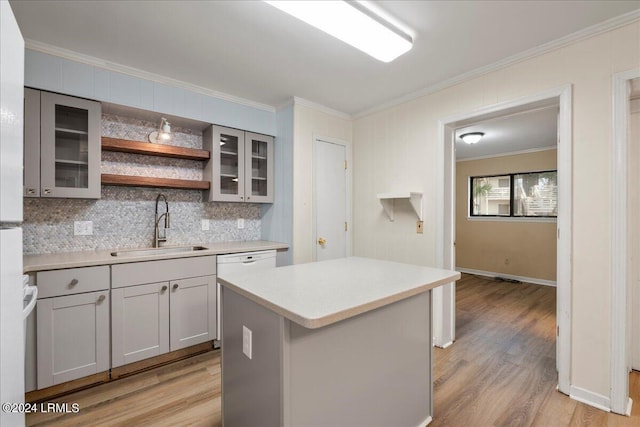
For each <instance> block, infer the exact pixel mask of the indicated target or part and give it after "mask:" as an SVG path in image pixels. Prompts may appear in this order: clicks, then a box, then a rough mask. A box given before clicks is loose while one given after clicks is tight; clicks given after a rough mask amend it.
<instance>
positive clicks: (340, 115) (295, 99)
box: [293, 96, 352, 120]
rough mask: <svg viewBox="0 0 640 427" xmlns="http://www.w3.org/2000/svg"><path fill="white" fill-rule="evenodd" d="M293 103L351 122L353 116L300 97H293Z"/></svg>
mask: <svg viewBox="0 0 640 427" xmlns="http://www.w3.org/2000/svg"><path fill="white" fill-rule="evenodd" d="M293 103H294V104H298V105H303V106H305V107H309V108H313V109H314V110H318V111H322V112H323V113H325V114H329V115H331V116H336V117H338V118H341V119H345V120H351V119H352V116H351V114H347V113H343V112H342V111H338V110H334V109H333V108H329V107H326V106H324V105H322V104H318V103H316V102H313V101H309V100H308V99H304V98H300V97H298V96H294V97H293Z"/></svg>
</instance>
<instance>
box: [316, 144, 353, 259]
mask: <svg viewBox="0 0 640 427" xmlns="http://www.w3.org/2000/svg"><path fill="white" fill-rule="evenodd" d="M347 167H348V164H347V147H346V145H344V144H339V143H333V142H327V141H324V140H321V139H316V141H315V156H314V203H315V215H316V218H315V220H316V221H315V223H316V232H315V242H314V245H315V260H316V261H324V260H329V259H335V258H342V257H345V256H347V255H348V252H349V251H348V227H349V224H348V223H347V218H348V210H347V209H348V204H347V200H348V187H347V183H348V180H347Z"/></svg>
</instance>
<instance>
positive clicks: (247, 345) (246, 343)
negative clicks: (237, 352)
mask: <svg viewBox="0 0 640 427" xmlns="http://www.w3.org/2000/svg"><path fill="white" fill-rule="evenodd" d="M251 341H252V333H251V329H249V328H247V327H246V326H244V325H242V352H243V353H244V355H245V356H247V357H248V358H249V359H251V350H252V348H251V347H252V344H251Z"/></svg>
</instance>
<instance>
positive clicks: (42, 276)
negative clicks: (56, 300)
mask: <svg viewBox="0 0 640 427" xmlns="http://www.w3.org/2000/svg"><path fill="white" fill-rule="evenodd" d="M36 284H37V285H38V299H40V298H49V297H57V296H62V295H73V294H81V293H84V292H92V291H102V290H108V289H109V266H107V265H101V266H97V267H83V268H69V269H66V270H50V271H39V272H37V273H36Z"/></svg>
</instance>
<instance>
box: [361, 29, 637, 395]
mask: <svg viewBox="0 0 640 427" xmlns="http://www.w3.org/2000/svg"><path fill="white" fill-rule="evenodd" d="M638 67H640V21H635V22H633V23H632V24H629V25H625V26H623V27H620V28H617V29H615V30H612V31H608V32H606V33H602V34H599V35H597V36H593V37H591V38H588V39H585V40H582V41H579V42H576V43H574V44H570V45H567V46H564V47H562V48H559V49H556V50H554V51H551V52H549V53H546V54H542V55H540V56H537V57H535V58H532V59H528V60H526V61H522V62H519V63H516V64H513V65H510V66H508V67H505V68H503V69H500V70H497V71H494V72H490V73H487V74H485V75H483V76H481V77H477V78H475V79H472V80H469V81H466V82H464V83H461V84H458V85H455V86H452V87H449V88H447V89H444V90H442V91H440V92H436V93H433V94H430V95H425V96H423V97H420V98H418V99H415V100H412V101H409V102H406V103H403V104H401V105H398V106H395V107H392V108H389V109H386V110H384V111H381V112H376V113H372V114H371V115H368V116H366V117H362V118H359V119H357V120H355V122H354V130H353V132H354V136H353V139H354V148H353V156H354V190H353V191H354V227H353V230H354V237H353V239H354V255H359V256H371V257H376V258H385V259H392V260H399V261H406V262H414V263H418V264H422V265H435V264H436V230H435V219H436V213H437V212H438V210H441V209H443V207H442V206H438V205H437V199H436V192H437V188H436V186H437V181H438V176H437V165H438V160H439V156H441V155H442V154H441V152H440V151H439V148H440V147H438V144H439V141H438V139H437V138H438V133H437V125H438V120H439V119H443V118H446V117H450V116H454V115H459V114H463V113H468V112H471V111H474V110H476V109H479V108H482V107H486V106H489V105H492V104H496V103H499V102H503V101H510V100H514V99H517V98H520V97H524V96H529V95H534V94H537V93H540V92H543V91H546V90H549V89H552V88H557V87H560V86H562V85H565V84H567V83H570V84H572V86H573V138H574V139H573V147H574V148H573V174H574V175H573V205H574V217H573V233H574V237H573V242H572V244H573V267H572V276H573V288H572V290H573V297H572V298H573V300H572V307H573V312H572V363H571V384H572V385H574V386H577V387H581V388H583V389H586V390H588V391H591V392H593V393H597V394H600V395H603V396H609V383H610V377H609V362H610V338H611V337H610V295H611V280H610V278H611V264H610V260H611V249H610V246H611V245H610V244H609V243H608V242H610V230H611V206H610V200H611V181H610V178H609V177H610V176H611V157H610V156H611V150H610V145H611V134H612V131H611V129H612V128H611V126H612V120H611V117H612V111H611V105H612V89H611V86H612V85H611V77H612V74H613V73H616V72H619V71H625V70H629V69H633V68H638ZM395 190H413V191H416V190H417V191H423V193H424V206H425V232H424V235H416V234H415V217H412V216H411V215H410V213H409V211H408V208H407V211H406V212H405V214H404V215H397V218H396V221H395V222H393V223H390V222H389V221H388V220H387V219H386V218H385V217H384V214H383V213H382V208H381V207H380V205H379V203H378V201H377V200H376V198H375V195H376V193H380V192H386V191H395ZM594 195H597V197H594ZM594 200H601V201H604V203H594Z"/></svg>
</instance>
